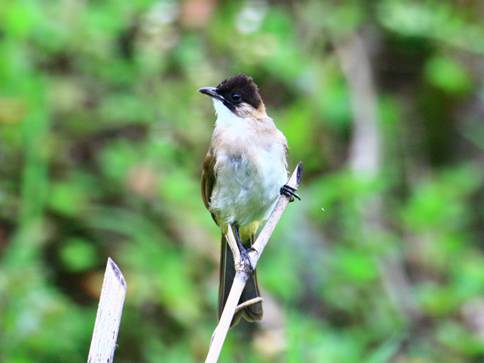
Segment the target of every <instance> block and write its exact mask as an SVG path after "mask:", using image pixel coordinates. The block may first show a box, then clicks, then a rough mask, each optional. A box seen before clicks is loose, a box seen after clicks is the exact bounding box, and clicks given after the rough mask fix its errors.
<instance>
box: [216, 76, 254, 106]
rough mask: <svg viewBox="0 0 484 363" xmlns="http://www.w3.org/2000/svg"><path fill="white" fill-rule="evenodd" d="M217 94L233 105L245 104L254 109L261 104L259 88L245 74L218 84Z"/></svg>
mask: <svg viewBox="0 0 484 363" xmlns="http://www.w3.org/2000/svg"><path fill="white" fill-rule="evenodd" d="M217 93H218V94H220V95H221V96H223V97H224V98H225V99H226V100H228V101H229V102H231V103H232V104H234V105H236V104H238V103H241V102H245V103H248V104H249V105H251V106H252V107H254V108H259V106H260V105H261V103H262V98H261V96H260V94H259V88H258V87H257V85H256V84H255V82H254V80H253V79H252V78H251V77H249V76H246V75H245V74H239V75H237V76H234V77H231V78H227V79H226V80H224V81H222V82H220V84H219V85H218V86H217Z"/></svg>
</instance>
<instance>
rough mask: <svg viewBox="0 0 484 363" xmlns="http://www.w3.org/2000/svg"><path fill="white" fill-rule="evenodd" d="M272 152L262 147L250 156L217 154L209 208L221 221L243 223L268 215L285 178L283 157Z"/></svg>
mask: <svg viewBox="0 0 484 363" xmlns="http://www.w3.org/2000/svg"><path fill="white" fill-rule="evenodd" d="M271 156H272V155H271V154H270V153H267V152H264V151H260V152H258V153H257V156H256V157H252V158H249V157H244V156H242V155H241V154H230V155H224V154H222V155H219V156H218V161H217V163H218V167H217V182H216V184H215V186H214V190H213V193H212V198H211V203H210V210H211V211H212V212H213V213H214V214H215V215H216V216H218V218H219V219H221V220H222V221H223V222H224V223H237V224H239V225H240V226H244V225H248V224H250V223H252V222H254V221H261V220H264V219H266V218H267V217H268V214H269V213H270V212H271V211H272V208H273V207H274V203H275V202H276V200H277V197H278V196H279V190H280V188H281V187H282V186H283V185H284V184H285V183H286V181H287V172H286V166H285V163H284V160H283V159H282V158H280V157H271ZM274 156H276V155H274Z"/></svg>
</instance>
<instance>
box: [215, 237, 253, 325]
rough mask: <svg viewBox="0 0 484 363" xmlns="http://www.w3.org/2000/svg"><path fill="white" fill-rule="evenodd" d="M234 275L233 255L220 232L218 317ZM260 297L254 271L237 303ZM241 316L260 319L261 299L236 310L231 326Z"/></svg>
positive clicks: (248, 318) (249, 319) (250, 243)
mask: <svg viewBox="0 0 484 363" xmlns="http://www.w3.org/2000/svg"><path fill="white" fill-rule="evenodd" d="M253 237H254V236H251V238H250V240H249V241H247V243H245V242H246V241H244V243H243V244H244V245H245V246H250V245H252V243H253ZM234 277H235V267H234V257H233V255H232V251H231V249H230V247H229V246H228V244H227V240H226V239H225V236H224V235H223V234H222V255H221V258H220V284H219V296H218V317H219V319H220V316H221V315H222V311H223V309H224V306H225V302H226V301H227V298H228V296H229V292H230V289H231V287H232V282H233V281H234ZM258 297H260V292H259V285H258V284H257V274H256V272H255V271H254V273H253V274H252V275H251V276H250V277H249V279H248V280H247V283H246V285H245V288H244V291H242V295H241V296H240V300H239V305H240V304H242V303H244V302H246V301H249V300H252V299H255V298H258ZM241 317H243V318H244V319H245V320H247V321H251V322H252V321H257V320H261V319H262V301H259V302H256V303H254V304H250V305H248V306H246V307H244V308H243V309H241V310H239V311H237V312H236V313H235V315H234V318H233V319H232V323H231V326H234V325H235V324H237V323H238V322H239V320H240V318H241Z"/></svg>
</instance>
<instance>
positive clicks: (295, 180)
mask: <svg viewBox="0 0 484 363" xmlns="http://www.w3.org/2000/svg"><path fill="white" fill-rule="evenodd" d="M301 175H302V164H301V163H299V164H298V165H297V166H296V169H295V170H294V172H293V173H292V175H291V177H290V178H289V181H288V182H287V185H289V186H290V187H293V188H294V189H297V188H298V186H299V183H300V182H301ZM288 203H289V199H288V198H287V197H286V196H283V195H281V196H280V197H279V200H278V201H277V203H276V206H275V207H274V210H273V211H272V213H271V215H270V217H269V219H268V220H267V222H266V224H265V225H264V228H263V229H262V231H261V232H260V233H259V236H258V237H257V240H256V241H255V242H254V244H253V245H252V248H251V250H250V252H249V259H250V264H251V267H252V270H255V268H256V266H257V262H258V261H259V258H260V256H261V255H262V252H263V251H264V248H265V247H266V245H267V242H268V241H269V238H270V236H271V235H272V232H273V231H274V228H275V227H276V225H277V223H278V222H279V219H280V218H281V215H282V213H283V212H284V210H285V209H286V207H287V205H288ZM226 237H227V241H228V245H229V247H230V249H231V250H232V253H233V255H234V264H235V270H236V272H235V277H234V282H233V283H232V287H231V289H230V293H229V296H228V298H227V302H226V303H225V307H224V310H223V312H222V316H221V317H220V320H219V322H218V325H217V327H216V328H215V331H214V332H213V335H212V340H211V342H210V348H209V351H208V354H207V358H206V359H205V363H215V362H217V361H218V358H219V356H220V352H221V351H222V347H223V344H224V341H225V338H226V336H227V333H228V331H229V328H230V323H231V322H232V318H233V316H234V314H235V312H236V310H237V304H238V303H239V299H240V295H241V294H242V291H243V290H244V287H245V284H246V282H247V280H248V278H249V272H248V269H247V267H248V266H245V265H244V261H242V260H241V258H240V253H239V250H238V247H237V243H236V242H235V237H234V234H233V231H232V229H231V228H228V231H227V234H226Z"/></svg>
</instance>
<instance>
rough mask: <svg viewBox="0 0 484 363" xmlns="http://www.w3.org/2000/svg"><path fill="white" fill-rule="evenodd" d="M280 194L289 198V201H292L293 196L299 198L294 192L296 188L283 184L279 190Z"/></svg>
mask: <svg viewBox="0 0 484 363" xmlns="http://www.w3.org/2000/svg"><path fill="white" fill-rule="evenodd" d="M280 193H281V195H285V196H286V197H288V198H289V202H294V198H296V199H297V200H301V197H299V195H298V194H297V193H296V189H295V188H293V187H291V186H289V185H287V184H285V185H284V186H283V187H282V188H281V190H280Z"/></svg>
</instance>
